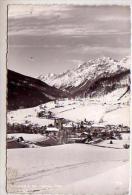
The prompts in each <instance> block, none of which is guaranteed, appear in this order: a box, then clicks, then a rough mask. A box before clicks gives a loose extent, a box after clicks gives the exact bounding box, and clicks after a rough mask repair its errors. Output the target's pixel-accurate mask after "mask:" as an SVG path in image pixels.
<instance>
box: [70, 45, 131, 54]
mask: <svg viewBox="0 0 132 195" xmlns="http://www.w3.org/2000/svg"><path fill="white" fill-rule="evenodd" d="M72 52H73V53H74V52H75V53H80V54H87V53H89V52H90V53H92V52H95V53H110V54H112V53H118V54H123V53H124V54H125V53H130V49H129V48H122V47H116V49H114V48H113V47H101V46H86V45H82V46H80V47H78V48H75V49H73V50H72Z"/></svg>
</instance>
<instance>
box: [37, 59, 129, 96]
mask: <svg viewBox="0 0 132 195" xmlns="http://www.w3.org/2000/svg"><path fill="white" fill-rule="evenodd" d="M129 74H130V57H126V58H123V59H122V60H120V61H117V60H114V59H112V58H110V57H102V58H97V59H91V60H88V61H87V62H85V63H83V64H80V65H79V66H77V67H75V68H73V69H72V70H67V71H66V72H64V73H62V74H48V75H46V76H43V75H40V76H39V77H38V79H40V80H42V81H44V82H46V83H47V84H49V85H51V86H55V87H57V88H59V89H62V90H67V91H69V92H70V93H71V94H72V95H82V94H83V96H84V94H85V95H88V94H94V93H95V91H97V90H98V91H100V90H101V91H100V92H101V93H102V92H104V93H107V92H109V91H112V90H114V88H116V87H122V86H123V87H124V86H125V85H126V86H127V85H129ZM104 88H105V89H104ZM102 89H104V90H103V91H102ZM106 90H107V91H106Z"/></svg>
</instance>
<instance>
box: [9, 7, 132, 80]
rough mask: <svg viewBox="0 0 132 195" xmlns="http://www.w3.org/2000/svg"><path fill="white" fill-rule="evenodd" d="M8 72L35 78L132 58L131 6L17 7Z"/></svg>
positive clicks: (11, 16)
mask: <svg viewBox="0 0 132 195" xmlns="http://www.w3.org/2000/svg"><path fill="white" fill-rule="evenodd" d="M8 14H9V19H8V40H9V42H8V68H9V69H11V70H14V71H17V72H20V73H22V74H26V75H30V76H33V77H36V76H38V75H40V74H47V73H59V72H64V71H66V70H67V69H70V68H72V67H75V66H77V65H79V64H81V63H82V62H84V61H87V60H88V59H90V58H98V57H101V56H109V57H112V58H115V59H121V58H123V57H125V56H128V55H130V9H129V7H127V6H75V5H65V6H64V5H41V6H31V5H26V6H24V5H18V6H15V5H14V6H13V5H12V6H10V7H9V12H8Z"/></svg>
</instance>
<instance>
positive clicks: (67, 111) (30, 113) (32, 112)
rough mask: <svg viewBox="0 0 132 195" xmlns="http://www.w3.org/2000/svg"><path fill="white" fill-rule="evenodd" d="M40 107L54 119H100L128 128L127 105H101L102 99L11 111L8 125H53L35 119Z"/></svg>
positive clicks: (94, 120)
mask: <svg viewBox="0 0 132 195" xmlns="http://www.w3.org/2000/svg"><path fill="white" fill-rule="evenodd" d="M110 97H111V98H112V97H114V96H110ZM110 97H109V98H110ZM109 100H110V99H109ZM42 107H46V108H45V109H46V112H48V111H51V112H52V113H53V114H54V116H55V117H63V118H65V119H68V120H71V121H74V122H80V121H82V120H84V119H87V120H88V121H93V122H95V123H98V122H99V121H100V119H103V122H104V123H105V124H110V125H119V124H123V125H126V126H130V118H129V105H128V104H127V103H126V102H125V101H123V102H117V101H114V102H113V103H111V102H110V101H108V102H107V103H103V99H101V100H98V99H93V101H92V100H89V99H80V100H63V101H58V102H57V103H56V104H55V103H54V102H49V103H46V104H43V105H41V106H37V107H33V108H28V109H19V110H16V111H11V112H9V113H8V123H10V124H13V123H18V124H25V125H28V124H32V125H37V126H44V125H49V124H54V120H53V119H46V118H39V117H37V113H38V112H40V111H41V110H42ZM124 116H125V117H124ZM27 121H28V122H27Z"/></svg>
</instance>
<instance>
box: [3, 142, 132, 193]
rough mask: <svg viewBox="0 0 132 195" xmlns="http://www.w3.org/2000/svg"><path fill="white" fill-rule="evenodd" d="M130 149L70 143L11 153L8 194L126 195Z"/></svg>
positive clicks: (13, 150)
mask: <svg viewBox="0 0 132 195" xmlns="http://www.w3.org/2000/svg"><path fill="white" fill-rule="evenodd" d="M128 157H129V150H126V149H112V148H101V147H97V146H90V145H87V144H67V145H59V146H51V147H44V148H34V149H31V148H28V149H27V148H26V149H10V150H8V151H7V171H8V191H9V192H14V191H16V192H21V191H24V192H31V193H40V194H66V195H67V194H80V195H81V194H86V195H121V194H122V195H125V194H127V192H128V183H129V181H128V180H129V177H128V171H129V169H128V168H129V166H128V160H129V158H128Z"/></svg>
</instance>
